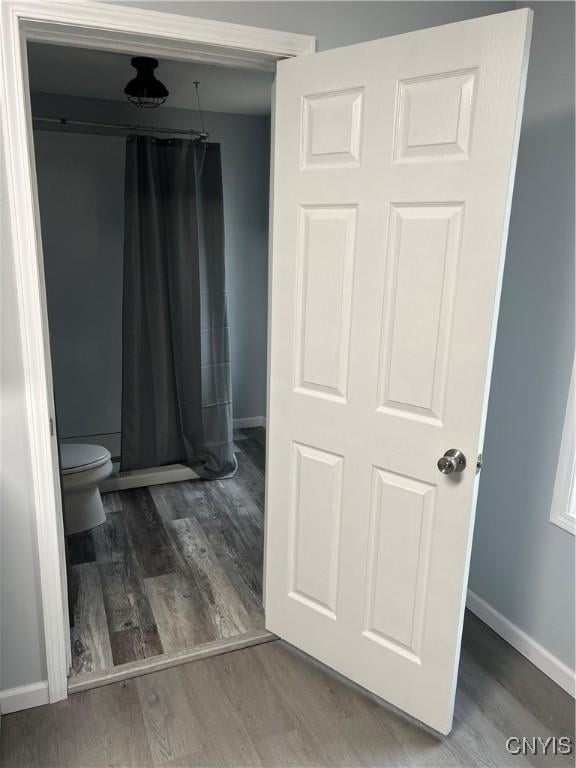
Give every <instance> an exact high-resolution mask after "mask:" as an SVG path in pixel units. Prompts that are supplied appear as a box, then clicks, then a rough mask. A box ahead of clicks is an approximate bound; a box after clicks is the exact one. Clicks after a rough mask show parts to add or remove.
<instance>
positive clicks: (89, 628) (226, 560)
mask: <svg viewBox="0 0 576 768" xmlns="http://www.w3.org/2000/svg"><path fill="white" fill-rule="evenodd" d="M235 440H236V446H237V454H236V455H237V457H238V464H239V470H238V473H237V475H236V476H235V477H234V478H229V479H226V480H212V481H202V480H192V481H186V482H179V483H170V484H165V485H156V486H151V487H149V488H138V489H134V490H128V491H119V492H117V493H106V494H103V501H104V506H105V509H106V522H105V523H103V524H102V525H101V526H98V528H95V529H93V530H92V531H88V532H86V533H82V534H76V535H75V536H71V537H69V551H70V562H71V566H70V569H71V590H70V601H71V606H72V616H73V627H72V676H73V677H75V678H77V677H78V676H80V675H83V674H87V673H88V674H89V673H93V672H98V671H103V670H109V669H112V668H114V667H117V666H118V665H121V664H126V663H128V662H132V661H136V660H138V659H143V658H150V657H152V656H157V655H159V654H161V653H170V652H172V651H180V650H184V649H188V648H193V647H195V646H197V645H199V644H202V643H206V642H209V641H212V640H219V639H224V638H229V637H233V636H235V635H239V634H242V633H244V632H249V631H250V630H253V629H262V628H263V627H264V617H263V609H262V557H263V520H264V443H265V439H264V430H262V429H250V430H238V431H237V432H236V434H235Z"/></svg>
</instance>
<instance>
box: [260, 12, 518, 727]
mask: <svg viewBox="0 0 576 768" xmlns="http://www.w3.org/2000/svg"><path fill="white" fill-rule="evenodd" d="M530 27H531V12H530V11H528V10H521V11H514V12H511V13H502V14H499V15H496V16H490V17H486V18H482V19H475V20H472V21H465V22H461V23H457V24H451V25H449V26H445V27H438V28H434V29H429V30H424V31H420V32H414V33H411V34H406V35H401V36H397V37H391V38H387V39H384V40H377V41H374V42H370V43H364V44H361V45H356V46H352V47H348V48H340V49H337V50H332V51H328V52H326V53H321V54H312V55H309V56H302V57H299V58H296V59H293V60H290V61H286V62H281V63H280V65H279V67H278V74H277V81H276V111H275V146H274V177H275V181H274V191H273V195H274V204H273V256H272V276H271V284H272V290H271V301H272V308H271V347H270V350H271V364H270V365H271V381H270V412H269V467H268V486H267V543H266V595H265V601H266V625H267V628H268V629H270V630H271V631H273V632H275V633H276V634H278V635H279V636H281V637H282V638H285V639H286V640H287V641H289V642H290V643H293V644H294V645H296V646H298V647H299V648H301V649H303V650H304V651H306V652H307V653H309V654H311V655H313V656H315V657H316V658H318V659H320V660H321V661H323V662H324V663H326V664H328V665H330V666H331V667H333V668H334V669H336V670H338V671H339V672H341V673H342V674H344V675H346V676H348V677H349V678H351V679H352V680H354V681H356V682H358V683H360V684H361V685H363V686H365V687H366V688H368V689H370V690H371V691H373V692H375V693H377V694H379V695H380V696H382V697H383V698H385V699H386V700H388V701H389V702H391V703H393V704H395V705H396V706H397V707H399V708H401V709H403V710H405V711H406V712H408V713H410V714H411V715H413V716H415V717H417V718H419V719H420V720H422V721H424V722H426V723H428V724H429V725H430V726H432V727H433V728H435V729H437V730H439V731H441V732H444V733H447V732H448V731H449V730H450V728H451V723H452V713H453V702H454V693H455V680H456V674H457V668H458V658H459V648H460V637H461V627H462V619H463V611H464V603H465V594H466V584H467V576H468V562H469V554H470V545H471V539H472V528H473V520H474V507H475V495H476V485H477V482H476V457H477V454H478V452H479V450H480V447H481V442H482V435H483V427H484V419H485V407H486V398H487V391H488V387H487V384H488V382H489V378H490V367H491V359H492V350H493V340H494V339H493V337H494V330H495V321H496V311H497V304H498V298H499V290H500V280H501V273H502V268H503V259H504V251H505V246H506V235H507V226H508V215H509V208H510V200H511V193H512V185H513V177H514V166H515V159H516V152H517V142H518V134H519V124H520V119H521V112H522V100H523V90H524V82H525V75H526V66H527V54H528V45H529V37H530ZM450 448H458V449H460V450H462V451H463V452H464V454H465V455H466V457H467V461H468V465H467V467H466V469H465V471H464V472H462V473H460V474H454V475H450V476H446V475H443V474H441V473H440V472H439V470H438V469H437V466H436V464H437V460H438V459H439V458H440V457H441V456H442V455H443V454H444V452H445V451H446V450H447V449H450Z"/></svg>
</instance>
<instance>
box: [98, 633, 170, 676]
mask: <svg viewBox="0 0 576 768" xmlns="http://www.w3.org/2000/svg"><path fill="white" fill-rule="evenodd" d="M110 647H111V648H112V658H113V659H114V666H118V665H119V664H127V663H128V662H129V661H136V660H137V659H148V658H150V657H151V656H158V655H159V654H161V653H164V648H163V647H162V641H161V640H160V635H159V633H158V628H157V627H156V626H148V627H131V628H130V629H123V630H121V631H120V632H111V633H110Z"/></svg>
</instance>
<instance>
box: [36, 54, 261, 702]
mask: <svg viewBox="0 0 576 768" xmlns="http://www.w3.org/2000/svg"><path fill="white" fill-rule="evenodd" d="M143 61H144V62H150V63H151V64H152V65H153V66H155V76H156V78H157V82H158V83H160V84H161V85H162V86H163V87H164V88H165V89H166V90H167V91H168V95H167V97H165V98H166V101H165V102H164V103H163V104H161V105H159V106H154V107H153V108H148V109H143V108H141V106H140V105H139V104H136V105H135V104H134V103H133V101H131V100H128V99H127V98H126V95H125V93H124V86H125V84H126V81H130V79H131V78H132V76H133V74H134V72H133V70H132V66H134V62H136V64H139V63H141V62H143ZM131 65H132V66H131ZM28 68H29V82H30V92H31V104H32V118H33V125H34V148H35V160H36V176H37V185H38V199H39V208H40V220H41V227H42V244H43V266H44V279H45V288H46V309H47V315H48V324H49V331H50V349H51V362H52V366H51V367H52V375H53V386H54V396H55V406H56V435H57V438H58V447H59V462H60V480H61V488H62V496H63V506H64V529H65V534H66V542H67V549H66V565H67V581H68V599H69V615H70V631H71V668H70V685H71V686H72V688H73V689H74V688H75V687H77V686H82V687H86V686H87V685H88V684H89V683H91V682H92V683H94V682H98V681H99V680H101V679H102V676H104V677H105V678H106V679H107V677H108V676H109V675H110V674H124V675H125V674H128V673H135V672H136V671H138V670H139V669H140V668H141V664H142V663H144V664H146V665H148V664H150V663H152V664H155V665H158V664H162V663H167V659H169V658H172V657H173V656H174V654H177V655H178V658H180V657H181V656H182V655H183V654H184V655H186V654H190V653H192V654H194V653H197V652H198V650H199V648H201V647H202V646H205V645H206V644H211V647H212V648H213V650H214V652H216V651H217V650H219V649H221V648H225V647H226V644H227V643H228V642H234V643H235V645H238V644H242V643H248V644H249V643H253V642H256V641H257V640H258V639H260V640H266V639H268V638H269V634H268V633H266V632H265V630H264V611H263V605H262V569H263V542H264V467H265V423H266V417H265V413H266V317H267V264H268V253H267V241H268V188H269V168H270V160H269V157H270V138H269V137H270V110H271V87H272V78H273V75H272V73H271V72H260V71H250V72H245V71H241V70H237V69H231V68H225V67H214V66H211V65H206V64H199V63H198V62H182V61H179V62H171V61H168V60H164V59H160V60H158V59H146V58H143V57H140V58H137V59H135V58H132V57H130V56H129V55H127V54H123V53H116V52H114V53H112V52H103V51H93V50H89V49H82V48H70V47H66V46H55V45H50V44H48V45H46V44H42V43H30V44H29V45H28ZM197 382H198V385H197ZM197 386H198V389H196V387H197ZM107 467H108V468H109V469H108V470H106V468H107ZM93 474H94V475H96V474H97V475H98V477H97V478H96V480H97V484H98V485H97V488H92V490H90V492H89V493H90V495H88V492H86V491H84V490H83V486H85V485H87V484H89V483H88V481H89V480H90V477H91V476H92V475H93ZM83 478H85V480H83ZM92 485H94V484H92ZM78 489H80V490H78ZM96 507H98V510H99V511H94V509H96Z"/></svg>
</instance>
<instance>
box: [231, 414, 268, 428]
mask: <svg viewBox="0 0 576 768" xmlns="http://www.w3.org/2000/svg"><path fill="white" fill-rule="evenodd" d="M265 426H266V416H248V417H247V418H245V419H234V429H250V428H251V427H265Z"/></svg>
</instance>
